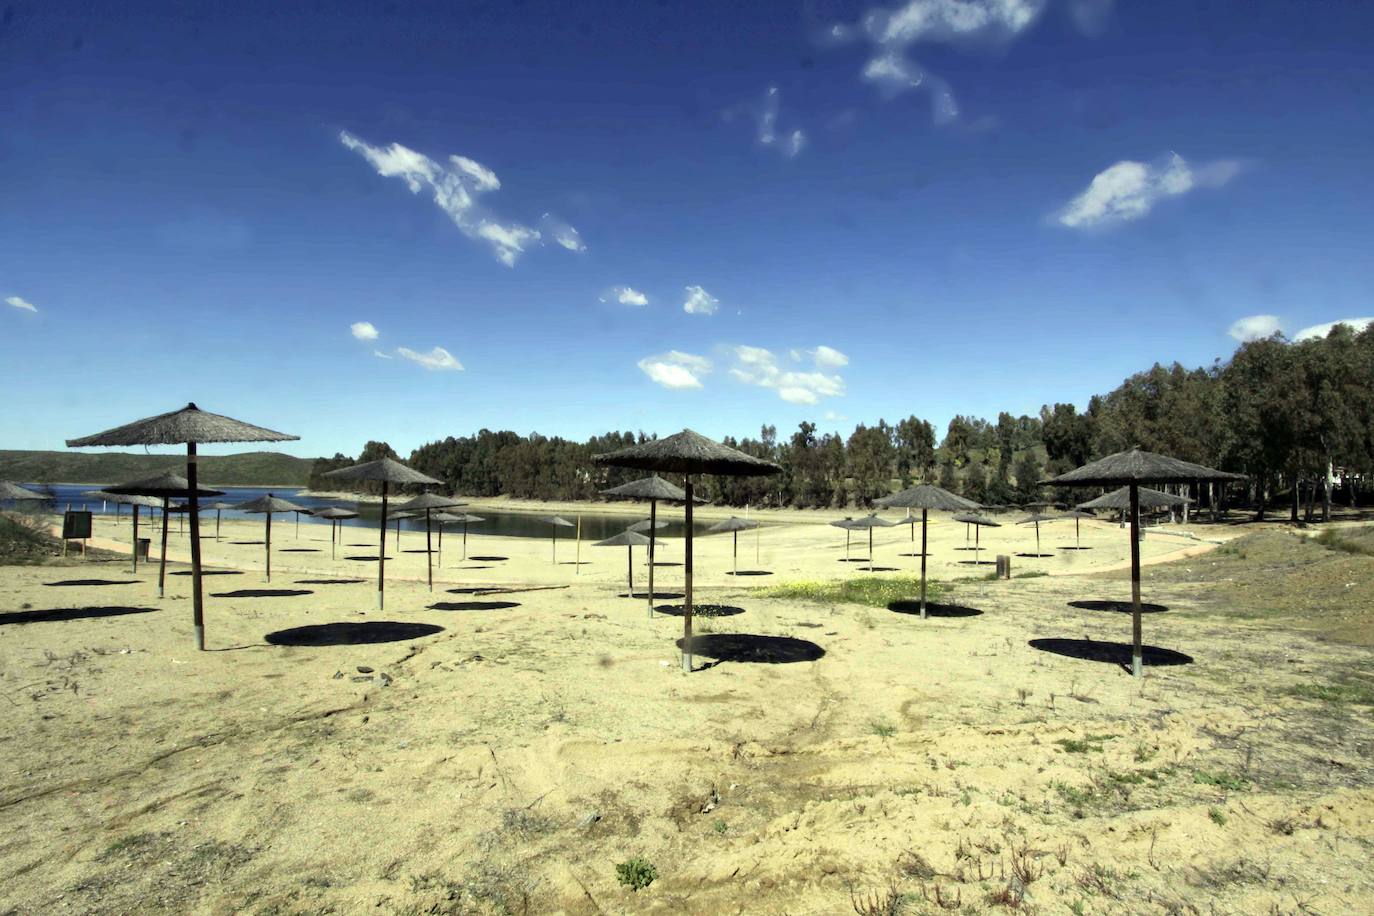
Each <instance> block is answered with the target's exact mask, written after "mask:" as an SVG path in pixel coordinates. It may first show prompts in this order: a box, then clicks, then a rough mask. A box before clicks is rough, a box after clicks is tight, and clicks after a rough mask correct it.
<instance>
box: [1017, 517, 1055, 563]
mask: <svg viewBox="0 0 1374 916" xmlns="http://www.w3.org/2000/svg"><path fill="white" fill-rule="evenodd" d="M1056 518H1058V516H1055V515H1041V514H1040V513H1039V512H1032V513H1031V514H1030V515H1027V516H1026V517H1025V518H1023V519H1021V521H1019V522H1017V523H1016V524H1018V525H1034V526H1035V553H1033V554H1030V553H1023V554H1018V556H1023V557H1052V556H1054V554H1052V553H1041V552H1040V523H1041V522H1052V521H1054V520H1055V519H1056Z"/></svg>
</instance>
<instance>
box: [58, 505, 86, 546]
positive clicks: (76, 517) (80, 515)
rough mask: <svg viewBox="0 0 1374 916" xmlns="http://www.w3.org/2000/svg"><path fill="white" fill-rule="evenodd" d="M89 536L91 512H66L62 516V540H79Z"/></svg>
mask: <svg viewBox="0 0 1374 916" xmlns="http://www.w3.org/2000/svg"><path fill="white" fill-rule="evenodd" d="M90 536H91V513H89V512H67V513H66V514H65V515H63V516H62V540H64V541H80V540H85V539H86V538H88V537H90Z"/></svg>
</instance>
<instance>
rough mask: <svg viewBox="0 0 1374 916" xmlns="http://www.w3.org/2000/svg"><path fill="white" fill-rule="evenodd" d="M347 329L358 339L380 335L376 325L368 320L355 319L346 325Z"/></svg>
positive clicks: (369, 338) (371, 338)
mask: <svg viewBox="0 0 1374 916" xmlns="http://www.w3.org/2000/svg"><path fill="white" fill-rule="evenodd" d="M348 329H349V330H350V331H352V332H353V336H354V337H356V338H357V339H358V340H376V339H377V338H378V337H380V336H381V334H379V333H378V332H377V328H376V326H375V325H373V324H372V322H370V321H355V322H353V323H352V324H350V325H349V326H348Z"/></svg>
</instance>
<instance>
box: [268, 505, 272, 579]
mask: <svg viewBox="0 0 1374 916" xmlns="http://www.w3.org/2000/svg"><path fill="white" fill-rule="evenodd" d="M267 498H268V499H271V498H272V494H271V493H268V494H267ZM269 509H270V507H269ZM267 581H268V582H271V581H272V513H271V512H270V511H269V512H268V513H267Z"/></svg>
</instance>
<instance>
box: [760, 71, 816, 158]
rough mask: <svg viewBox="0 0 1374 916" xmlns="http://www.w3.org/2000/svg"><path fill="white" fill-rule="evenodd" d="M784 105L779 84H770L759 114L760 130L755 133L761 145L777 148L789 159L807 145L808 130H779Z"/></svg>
mask: <svg viewBox="0 0 1374 916" xmlns="http://www.w3.org/2000/svg"><path fill="white" fill-rule="evenodd" d="M781 107H782V95H781V93H779V92H778V87H777V86H769V87H768V91H767V92H766V93H764V96H763V106H762V108H760V109H759V111H758V114H757V123H758V130H757V132H756V134H755V136H756V137H757V139H758V141H759V144H760V145H761V146H768V147H772V148H774V149H777V150H778V151H779V152H780V153H782V154H783V155H784V156H786V157H787V158H788V159H791V158H793V157H795V156H796V155H797V154H798V153H800V152H801V151H802V148H803V147H805V146H806V132H805V131H804V130H802V129H800V128H795V129H793V130H791V131H785V132H783V133H781V134H779V132H778V114H779V111H780V109H781Z"/></svg>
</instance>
